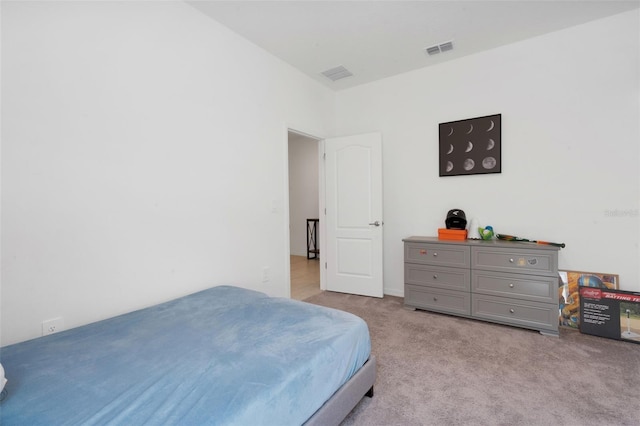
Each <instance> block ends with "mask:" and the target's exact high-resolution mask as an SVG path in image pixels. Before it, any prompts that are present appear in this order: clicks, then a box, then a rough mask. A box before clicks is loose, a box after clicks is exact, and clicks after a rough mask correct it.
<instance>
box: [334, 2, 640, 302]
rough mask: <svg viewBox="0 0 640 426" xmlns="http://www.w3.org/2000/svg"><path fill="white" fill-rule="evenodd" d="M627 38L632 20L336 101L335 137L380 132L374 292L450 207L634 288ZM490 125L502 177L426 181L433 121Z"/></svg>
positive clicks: (434, 175)
mask: <svg viewBox="0 0 640 426" xmlns="http://www.w3.org/2000/svg"><path fill="white" fill-rule="evenodd" d="M639 30H640V25H639V19H638V11H637V10H636V11H633V12H628V13H624V14H621V15H617V16H613V17H611V18H607V19H603V20H599V21H595V22H592V23H588V24H585V25H581V26H578V27H574V28H571V29H567V30H564V31H560V32H556V33H552V34H548V35H545V36H542V37H537V38H535V39H530V40H528V41H524V42H520V43H516V44H512V45H508V46H505V47H501V48H497V49H494V50H491V51H487V52H484V53H480V54H476V55H474V56H469V57H466V58H462V59H459V60H455V61H451V62H447V63H443V64H441V65H437V66H434V67H429V68H424V69H422V70H418V71H414V72H410V73H406V74H403V75H400V76H396V77H393V78H388V79H385V80H382V81H379V82H376V83H372V84H368V85H363V86H360V87H356V88H353V89H351V90H347V91H342V92H339V93H338V96H337V114H336V116H337V117H338V122H337V131H338V134H351V133H360V132H367V131H373V130H377V131H381V132H382V134H383V158H384V160H383V173H384V191H385V194H384V200H385V203H384V220H385V236H384V240H385V249H384V256H385V260H384V268H385V273H384V281H385V284H384V286H385V287H384V290H385V293H386V294H393V295H400V296H401V295H403V293H404V290H403V264H402V262H403V246H402V239H403V238H405V237H408V236H410V235H437V228H439V227H444V219H445V214H446V212H447V211H448V210H449V209H451V208H461V209H463V210H464V211H465V212H466V214H467V216H468V217H469V218H472V217H476V218H478V219H479V220H480V223H481V224H482V225H493V226H494V228H495V229H496V230H497V232H502V233H506V234H514V235H520V236H523V237H528V238H531V239H540V240H548V241H559V242H564V243H566V244H567V247H566V249H563V250H562V251H561V252H560V255H559V263H560V268H561V269H577V270H586V271H596V272H609V273H617V274H620V281H621V288H622V289H625V290H632V291H638V290H640V272H639V264H638V259H639V258H640V253H639V249H638V242H639V234H640V229H639V221H640V217H639V216H640V215H639V214H638V208H639V205H638V203H639V194H640V185H639V184H640V174H639V168H638V164H639V161H640V155H639V150H638V147H639V144H640V142H639V141H640V131H639V124H638V123H639V117H640V114H639V109H638V100H639V94H640V92H639V84H638V81H639V76H640V67H639V52H640V46H639V39H638V34H639V33H640V31H639ZM496 113H501V114H502V173H501V174H493V175H477V176H456V177H445V178H440V177H438V123H442V122H448V121H454V120H460V119H465V118H473V117H479V116H484V115H490V114H496Z"/></svg>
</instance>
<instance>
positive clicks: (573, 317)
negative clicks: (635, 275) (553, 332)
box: [558, 271, 619, 329]
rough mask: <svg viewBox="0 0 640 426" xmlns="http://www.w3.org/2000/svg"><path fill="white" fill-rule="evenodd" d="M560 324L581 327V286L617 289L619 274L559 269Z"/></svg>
mask: <svg viewBox="0 0 640 426" xmlns="http://www.w3.org/2000/svg"><path fill="white" fill-rule="evenodd" d="M558 275H559V276H560V279H559V280H558V301H559V305H560V312H559V317H558V325H560V326H563V327H570V328H575V329H578V328H579V327H580V292H579V288H580V286H583V287H594V288H602V289H610V290H617V289H618V285H619V283H618V275H615V274H603V273H598V272H583V271H558Z"/></svg>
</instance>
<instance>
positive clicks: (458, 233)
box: [438, 228, 467, 241]
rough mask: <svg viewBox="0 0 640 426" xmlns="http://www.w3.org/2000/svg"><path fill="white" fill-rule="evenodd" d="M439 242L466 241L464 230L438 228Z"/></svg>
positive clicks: (465, 231)
mask: <svg viewBox="0 0 640 426" xmlns="http://www.w3.org/2000/svg"><path fill="white" fill-rule="evenodd" d="M438 239H439V240H452V241H464V240H466V239H467V230H466V229H445V228H438Z"/></svg>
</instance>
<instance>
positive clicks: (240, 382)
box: [0, 286, 371, 426]
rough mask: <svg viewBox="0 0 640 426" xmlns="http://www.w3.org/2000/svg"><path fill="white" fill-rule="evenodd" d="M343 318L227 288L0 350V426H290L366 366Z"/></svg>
mask: <svg viewBox="0 0 640 426" xmlns="http://www.w3.org/2000/svg"><path fill="white" fill-rule="evenodd" d="M370 349H371V343H370V340H369V331H368V328H367V325H366V323H365V322H364V321H363V320H362V319H360V318H358V317H356V316H354V315H351V314H349V313H346V312H342V311H337V310H334V309H328V308H324V307H320V306H316V305H311V304H307V303H303V302H297V301H293V300H289V299H283V298H270V297H268V296H267V295H266V294H263V293H259V292H255V291H251V290H245V289H240V288H236V287H230V286H221V287H214V288H211V289H208V290H205V291H202V292H199V293H196V294H192V295H189V296H186V297H182V298H180V299H176V300H173V301H170V302H167V303H163V304H160V305H157V306H153V307H150V308H147V309H143V310H139V311H135V312H132V313H129V314H125V315H121V316H118V317H114V318H111V319H108V320H104V321H100V322H97V323H93V324H89V325H86V326H83V327H79V328H75V329H71V330H67V331H63V332H60V333H57V334H52V335H49V336H46V337H42V338H38V339H34V340H30V341H27V342H22V343H19V344H16V345H11V346H6V347H4V348H1V349H0V362H2V365H3V366H4V368H5V370H6V375H7V378H8V379H9V382H8V384H7V389H8V392H9V393H8V396H7V398H6V399H5V400H4V401H2V403H0V424H2V425H3V426H5V425H6V426H9V425H76V424H83V425H84V424H87V425H91V424H123V425H124V424H127V425H140V424H176V425H178V424H179V425H205V424H224V425H242V426H245V425H299V424H301V423H303V422H304V421H306V420H307V419H308V418H309V417H310V416H311V415H312V414H313V413H314V412H315V411H316V410H317V409H318V408H320V406H321V405H322V404H323V403H324V401H326V400H327V399H328V398H329V397H330V396H331V395H332V394H333V393H334V392H335V391H336V389H337V388H338V387H340V386H341V385H342V384H343V383H345V382H346V381H347V380H348V379H349V378H350V377H351V376H352V375H353V374H354V373H355V372H356V371H357V370H358V369H359V368H360V366H362V365H363V364H364V362H365V361H366V360H367V358H368V357H369V353H370Z"/></svg>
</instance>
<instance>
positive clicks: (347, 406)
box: [304, 355, 376, 426]
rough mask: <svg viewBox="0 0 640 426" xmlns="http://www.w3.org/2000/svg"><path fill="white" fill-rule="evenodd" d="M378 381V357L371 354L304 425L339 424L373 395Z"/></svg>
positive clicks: (325, 425) (324, 425) (326, 425)
mask: <svg viewBox="0 0 640 426" xmlns="http://www.w3.org/2000/svg"><path fill="white" fill-rule="evenodd" d="M375 381H376V357H375V356H374V355H371V356H370V357H369V359H368V360H367V362H365V363H364V365H363V366H362V367H361V368H360V370H358V372H357V373H356V374H354V375H353V377H351V379H350V380H349V381H348V382H347V383H345V384H344V385H342V387H340V389H338V390H337V391H336V393H334V394H333V396H332V397H331V398H329V399H328V400H327V402H325V403H324V405H323V406H322V407H320V408H319V409H318V411H316V412H315V414H314V415H313V416H311V417H310V418H309V420H307V421H306V422H305V423H304V426H328V425H335V426H338V425H339V424H340V423H341V422H342V421H343V420H344V419H345V418H346V417H347V416H348V415H349V413H350V412H351V411H352V410H353V409H354V408H355V406H356V405H358V403H359V402H360V400H362V398H364V397H365V396H368V397H369V398H371V397H373V384H374V383H375Z"/></svg>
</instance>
